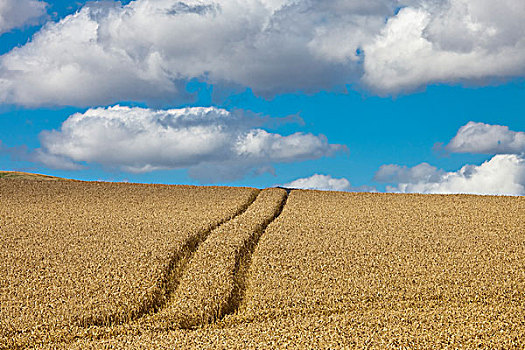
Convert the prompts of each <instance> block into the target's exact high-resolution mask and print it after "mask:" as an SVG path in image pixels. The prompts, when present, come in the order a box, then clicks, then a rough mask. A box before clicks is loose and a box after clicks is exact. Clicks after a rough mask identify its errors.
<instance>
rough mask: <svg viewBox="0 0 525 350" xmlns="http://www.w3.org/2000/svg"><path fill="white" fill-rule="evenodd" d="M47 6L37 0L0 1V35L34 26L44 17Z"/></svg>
mask: <svg viewBox="0 0 525 350" xmlns="http://www.w3.org/2000/svg"><path fill="white" fill-rule="evenodd" d="M46 7H47V4H46V3H45V2H43V1H37V0H1V1H0V34H2V33H5V32H8V31H10V30H12V29H14V28H19V27H23V26H24V25H29V24H35V23H37V22H38V20H39V19H40V18H41V17H42V16H43V15H45V13H46Z"/></svg>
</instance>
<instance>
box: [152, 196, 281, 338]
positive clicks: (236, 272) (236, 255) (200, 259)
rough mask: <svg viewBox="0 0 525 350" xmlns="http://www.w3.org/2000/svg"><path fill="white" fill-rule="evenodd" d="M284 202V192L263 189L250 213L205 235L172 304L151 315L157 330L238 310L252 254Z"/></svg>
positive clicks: (189, 324)
mask: <svg viewBox="0 0 525 350" xmlns="http://www.w3.org/2000/svg"><path fill="white" fill-rule="evenodd" d="M287 198H288V194H287V192H286V191H285V190H283V189H276V188H273V189H266V190H263V191H261V193H260V194H259V196H258V197H257V199H256V200H255V201H254V202H253V204H252V205H251V206H250V207H249V208H248V210H246V211H245V212H244V213H243V214H241V215H239V216H237V217H236V218H235V219H233V220H231V221H228V222H227V223H225V224H224V225H221V226H220V227H219V228H218V229H216V230H214V231H213V232H212V233H211V234H210V235H209V237H208V239H207V240H205V241H204V242H203V243H202V244H201V245H200V246H199V247H198V249H197V251H196V252H195V254H194V255H193V256H192V259H191V261H189V262H188V264H187V266H186V268H185V269H184V271H183V273H182V277H181V279H180V283H179V285H178V288H176V290H175V293H174V294H173V295H172V298H171V301H170V302H169V303H168V305H166V307H165V308H163V309H162V310H160V312H159V313H158V314H156V315H155V316H156V317H155V318H156V320H157V322H160V323H162V325H161V326H160V327H161V328H185V329H188V328H189V329H192V328H196V327H199V326H202V325H205V324H208V323H212V322H215V321H217V320H219V319H221V318H223V317H224V316H225V315H227V314H230V313H233V312H235V311H236V310H237V308H238V307H239V304H240V302H241V300H242V298H243V297H244V293H245V284H246V272H247V270H248V268H249V265H250V262H251V255H252V253H253V251H254V250H255V247H256V246H257V243H258V242H259V239H260V237H261V236H262V234H263V233H264V230H265V229H266V227H267V226H268V225H269V224H270V223H271V222H272V221H273V220H275V219H276V218H277V217H278V216H279V215H280V213H281V212H282V210H283V207H284V205H285V203H286V200H287ZM157 326H159V324H158V323H157Z"/></svg>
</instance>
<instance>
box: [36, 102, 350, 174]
mask: <svg viewBox="0 0 525 350" xmlns="http://www.w3.org/2000/svg"><path fill="white" fill-rule="evenodd" d="M256 122H257V121H255V123H254V121H253V120H250V117H249V116H246V115H243V114H242V113H240V112H238V113H231V112H228V111H226V110H223V109H217V108H214V107H210V108H204V107H195V108H184V109H170V110H152V109H145V108H130V107H121V106H114V107H108V108H95V109H89V110H87V111H86V112H85V113H83V114H80V113H77V114H74V115H72V116H70V117H69V118H68V119H67V120H66V121H65V122H64V123H63V124H62V126H61V128H60V130H54V131H44V132H42V133H41V135H40V139H41V144H42V150H41V151H40V152H41V155H40V160H41V161H42V162H44V163H48V165H49V166H53V163H49V162H48V161H47V160H48V159H51V160H52V161H53V162H55V161H56V160H57V159H58V160H61V161H69V162H71V163H73V164H78V162H86V163H98V164H102V165H104V166H109V167H118V168H121V169H123V170H125V171H130V172H148V171H153V170H159V169H175V168H188V169H189V174H190V176H193V177H195V178H197V179H200V180H202V181H207V182H213V181H220V180H232V179H237V178H241V177H243V176H245V175H247V174H248V173H250V172H254V173H257V172H260V171H263V170H268V169H270V168H269V167H270V166H271V164H272V163H278V162H295V161H302V160H307V159H316V158H320V157H324V156H331V155H333V154H335V153H336V152H338V151H340V150H344V149H345V147H344V146H342V145H334V144H329V143H328V141H327V140H326V138H325V137H324V136H322V135H320V136H314V135H312V134H303V133H295V134H292V135H289V136H283V135H279V134H273V133H269V132H267V131H265V130H262V129H259V128H253V127H252V126H253V125H254V124H256Z"/></svg>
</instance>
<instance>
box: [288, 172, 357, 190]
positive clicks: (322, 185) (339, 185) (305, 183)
mask: <svg viewBox="0 0 525 350" xmlns="http://www.w3.org/2000/svg"><path fill="white" fill-rule="evenodd" d="M283 187H286V188H297V189H304V190H323V191H350V189H351V188H352V186H351V185H350V181H348V180H347V179H345V178H344V177H343V178H340V179H336V178H333V177H331V176H330V175H320V174H314V175H312V176H310V177H306V178H301V179H297V180H294V181H292V182H290V183H287V184H285V185H283Z"/></svg>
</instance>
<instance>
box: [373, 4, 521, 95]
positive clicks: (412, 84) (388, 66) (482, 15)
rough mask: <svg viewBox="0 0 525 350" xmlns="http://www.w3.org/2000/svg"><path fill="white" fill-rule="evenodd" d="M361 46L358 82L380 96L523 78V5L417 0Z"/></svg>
mask: <svg viewBox="0 0 525 350" xmlns="http://www.w3.org/2000/svg"><path fill="white" fill-rule="evenodd" d="M406 4H407V5H408V6H407V7H405V8H403V9H401V10H400V11H399V13H398V14H397V15H396V16H394V17H391V18H390V19H389V20H388V23H387V24H386V26H385V27H384V28H383V30H382V32H381V35H379V36H378V37H377V38H376V39H375V41H373V42H370V43H367V44H366V45H364V52H365V55H366V56H365V57H366V59H365V62H364V69H365V74H364V77H363V81H364V82H365V83H366V84H368V85H369V86H370V87H372V88H373V89H375V90H377V91H379V92H382V93H392V92H393V93H396V92H399V91H403V90H412V89H414V88H418V87H421V86H424V85H426V84H430V83H450V82H462V81H464V82H473V83H475V82H480V83H483V82H485V81H487V80H488V79H493V78H509V77H514V76H524V75H525V26H524V25H523V23H524V21H525V2H524V1H522V0H503V1H492V0H475V1H472V0H447V1H434V0H421V1H406Z"/></svg>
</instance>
